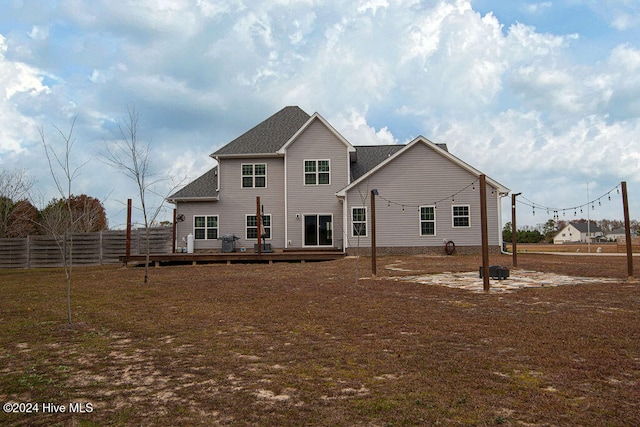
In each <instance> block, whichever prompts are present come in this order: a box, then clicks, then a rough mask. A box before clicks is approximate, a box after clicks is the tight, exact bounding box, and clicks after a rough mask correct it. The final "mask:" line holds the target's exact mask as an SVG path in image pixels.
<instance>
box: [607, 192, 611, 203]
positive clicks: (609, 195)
mask: <svg viewBox="0 0 640 427" xmlns="http://www.w3.org/2000/svg"><path fill="white" fill-rule="evenodd" d="M607 197H608V198H609V201H611V194H609V193H607Z"/></svg>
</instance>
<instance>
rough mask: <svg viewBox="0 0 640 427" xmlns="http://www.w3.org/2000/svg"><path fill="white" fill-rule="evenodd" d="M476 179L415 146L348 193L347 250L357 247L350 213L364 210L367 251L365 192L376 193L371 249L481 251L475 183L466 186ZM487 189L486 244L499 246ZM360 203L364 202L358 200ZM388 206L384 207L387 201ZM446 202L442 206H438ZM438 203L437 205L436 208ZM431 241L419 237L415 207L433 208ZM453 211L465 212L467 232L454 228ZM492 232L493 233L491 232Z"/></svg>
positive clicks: (493, 202) (494, 205)
mask: <svg viewBox="0 0 640 427" xmlns="http://www.w3.org/2000/svg"><path fill="white" fill-rule="evenodd" d="M476 180H477V177H476V176H475V175H474V174H472V173H470V172H469V171H467V170H465V169H463V168H462V167H460V166H458V165H457V164H455V163H453V162H451V161H450V160H448V159H447V158H446V157H444V156H442V155H440V154H439V153H437V152H436V151H434V150H433V149H431V148H430V147H428V146H426V145H424V144H422V143H417V144H415V145H413V146H411V147H409V148H408V149H407V151H405V152H404V153H402V154H401V155H400V156H398V157H397V158H395V159H394V160H392V161H391V162H390V163H388V164H387V165H385V166H384V167H383V168H381V169H380V170H379V171H378V172H376V173H375V174H373V176H371V177H369V178H368V179H367V180H366V181H363V182H362V183H360V184H359V185H358V186H357V187H354V188H353V189H351V190H349V191H348V193H347V218H348V225H347V226H346V228H347V230H348V236H349V243H348V245H349V247H356V246H358V238H357V237H352V233H351V228H352V225H351V224H352V220H351V208H352V207H362V206H366V207H367V236H366V237H360V242H359V245H360V247H370V246H371V209H370V207H371V200H370V192H371V190H372V189H377V190H378V193H379V197H377V198H376V231H377V232H376V245H377V246H379V247H406V246H442V245H443V241H448V240H453V242H454V243H455V244H456V246H479V245H481V243H482V242H481V233H480V196H479V182H476V184H475V190H474V189H473V188H472V187H471V186H469V188H467V189H466V190H464V191H462V192H461V193H459V194H457V195H456V196H454V199H455V201H454V202H453V203H452V202H451V197H450V196H451V195H452V194H453V193H456V192H457V191H459V190H462V189H463V188H465V187H466V186H468V185H470V184H472V183H473V182H474V181H476ZM491 190H492V188H491V187H490V186H488V189H487V206H488V208H487V210H488V230H489V244H490V245H498V244H499V236H498V233H499V230H500V225H499V224H498V217H499V216H498V209H499V200H498V195H497V192H496V191H494V194H492V193H491ZM363 197H366V199H365V200H363ZM385 199H386V200H388V201H390V203H389V202H387V201H386V200H385ZM442 199H445V200H442ZM438 201H439V202H438ZM435 202H438V203H437V204H436V209H435V235H434V236H421V235H420V208H419V207H420V206H434V204H435ZM452 206H469V211H470V227H455V228H454V227H453V223H452ZM496 230H497V231H496Z"/></svg>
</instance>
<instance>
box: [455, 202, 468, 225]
mask: <svg viewBox="0 0 640 427" xmlns="http://www.w3.org/2000/svg"><path fill="white" fill-rule="evenodd" d="M451 209H452V219H453V226H454V227H471V219H470V216H469V205H467V206H452V207H451Z"/></svg>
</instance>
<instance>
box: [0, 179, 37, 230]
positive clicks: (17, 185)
mask: <svg viewBox="0 0 640 427" xmlns="http://www.w3.org/2000/svg"><path fill="white" fill-rule="evenodd" d="M34 183H35V179H34V178H33V177H30V176H29V175H27V172H26V171H25V170H23V169H14V170H3V171H0V238H3V237H13V235H15V233H13V232H12V230H11V223H12V219H14V220H16V219H17V218H16V211H15V208H16V207H17V206H18V205H19V204H20V202H23V201H26V200H28V199H29V196H30V195H29V192H30V191H31V188H32V187H33V185H34Z"/></svg>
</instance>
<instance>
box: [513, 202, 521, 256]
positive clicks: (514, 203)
mask: <svg viewBox="0 0 640 427" xmlns="http://www.w3.org/2000/svg"><path fill="white" fill-rule="evenodd" d="M520 194H522V193H514V194H512V195H511V252H512V254H511V258H512V261H511V264H512V266H513V268H516V267H517V266H518V250H517V248H516V230H517V228H516V196H519V195H520Z"/></svg>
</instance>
